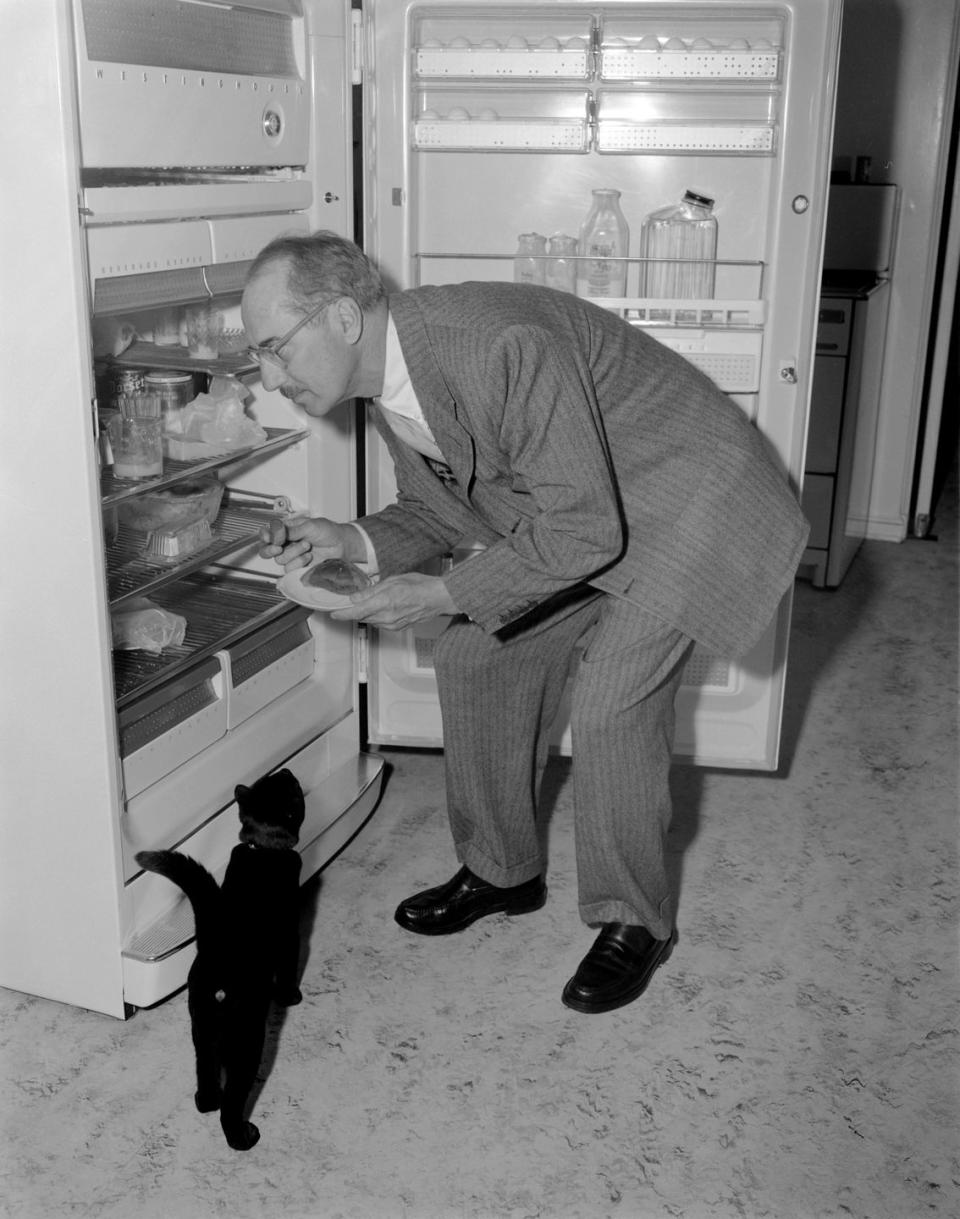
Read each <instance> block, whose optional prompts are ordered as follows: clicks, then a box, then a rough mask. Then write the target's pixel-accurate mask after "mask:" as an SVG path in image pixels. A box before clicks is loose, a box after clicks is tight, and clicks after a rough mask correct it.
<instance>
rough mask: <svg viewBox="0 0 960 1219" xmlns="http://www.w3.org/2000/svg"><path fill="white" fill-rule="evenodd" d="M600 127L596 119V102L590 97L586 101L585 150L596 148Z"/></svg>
mask: <svg viewBox="0 0 960 1219" xmlns="http://www.w3.org/2000/svg"><path fill="white" fill-rule="evenodd" d="M599 127H600V122H599V119H598V118H597V102H596V99H595V98H594V97H593V95H592V94H591V96H590V97H589V98H588V99H587V133H588V134H587V148H588V149H594V148H596V146H597V138H598V131H599Z"/></svg>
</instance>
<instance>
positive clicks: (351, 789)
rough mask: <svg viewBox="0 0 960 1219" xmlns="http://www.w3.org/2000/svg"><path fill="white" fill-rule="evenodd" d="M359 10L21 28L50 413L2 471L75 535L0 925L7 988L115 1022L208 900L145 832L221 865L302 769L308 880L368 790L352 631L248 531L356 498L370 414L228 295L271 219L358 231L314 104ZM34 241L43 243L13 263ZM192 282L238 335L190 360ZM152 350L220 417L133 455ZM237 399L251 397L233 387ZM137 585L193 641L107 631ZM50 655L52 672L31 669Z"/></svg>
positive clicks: (17, 685) (27, 311)
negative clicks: (137, 398) (266, 791)
mask: <svg viewBox="0 0 960 1219" xmlns="http://www.w3.org/2000/svg"><path fill="white" fill-rule="evenodd" d="M348 24H349V23H348V18H347V14H346V12H345V11H344V9H343V7H342V6H341V5H339V4H321V5H316V6H314V7H313V8H312V9H310V10H308V11H304V9H303V6H301V4H300V3H299V0H253V2H252V3H251V4H249V5H245V6H242V7H238V8H228V7H223V6H211V5H206V4H200V3H185V4H179V3H172V2H164V3H156V2H155V0H149V2H148V0H76V3H74V4H71V3H70V2H69V0H38V3H37V5H36V6H31V10H30V15H29V18H24V20H23V21H22V22H21V23H20V24H19V25H16V24H15V25H14V27H13V29H12V30H10V31H8V38H7V40H6V44H5V52H4V53H5V54H9V55H12V56H13V57H14V58H13V59H12V60H11V62H17V64H18V71H19V72H20V75H21V78H22V80H24V81H30V80H33V81H35V89H34V91H32V92H31V93H30V96H29V99H28V100H29V102H30V106H29V109H30V114H31V118H32V124H31V131H29V132H26V131H24V132H23V133H22V134H20V135H18V137H17V139H18V141H19V143H20V144H22V145H23V149H22V151H23V155H22V158H21V160H22V163H23V164H33V163H35V162H36V160H37V159H36V158H35V157H34V156H32V155H31V151H32V150H31V149H30V143H31V141H33V140H36V139H38V138H39V139H41V140H42V141H43V148H44V157H43V158H41V159H40V163H39V164H38V165H37V172H36V175H35V180H34V181H32V182H31V187H32V189H31V192H30V203H29V205H27V204H23V205H22V206H20V207H19V209H18V212H17V214H16V217H15V219H16V224H14V225H7V226H5V233H4V237H3V254H4V260H5V265H14V266H16V265H21V263H22V265H23V273H22V277H21V279H20V282H21V283H22V289H21V291H20V299H19V302H18V304H19V322H20V333H21V334H22V335H23V336H24V337H23V338H22V340H21V346H20V347H19V350H18V361H17V362H16V363H13V362H11V361H9V360H8V361H5V364H4V373H5V374H6V375H7V381H8V385H9V387H10V389H11V392H13V393H15V394H19V396H20V397H21V398H22V399H23V400H24V401H30V402H31V404H32V408H33V417H34V418H35V419H38V420H41V421H45V423H46V427H45V428H43V429H41V430H37V432H36V435H34V434H33V430H32V428H33V427H34V425H33V423H32V422H31V424H30V425H29V426H28V427H27V428H26V429H25V434H24V445H23V448H22V450H21V460H20V468H19V469H18V470H17V471H16V476H15V481H14V482H13V483H12V484H11V490H12V492H13V493H14V497H15V502H16V503H17V504H18V507H19V505H20V504H22V505H23V506H24V509H25V510H22V511H20V512H19V515H18V524H19V527H20V530H21V535H22V536H37V537H41V538H43V537H47V538H50V539H59V545H58V550H59V551H61V552H62V558H61V560H60V562H59V565H58V566H59V570H58V571H57V572H56V579H52V580H51V582H50V587H49V590H48V591H47V595H46V596H45V597H41V598H39V600H40V602H41V604H42V605H45V602H46V600H47V599H49V600H51V601H53V602H54V603H55V604H56V606H57V607H58V613H57V615H55V616H51V614H50V613H49V612H48V611H47V610H46V609H45V608H40V609H38V612H37V613H36V614H35V615H34V616H33V621H32V622H29V621H26V619H27V618H29V617H30V615H26V614H24V613H23V612H22V611H23V610H24V608H25V606H26V604H27V602H26V601H24V602H22V603H21V607H20V608H21V614H20V615H19V616H18V618H17V620H16V626H15V634H16V637H17V639H18V643H19V648H18V654H17V655H14V656H13V660H12V664H11V665H10V666H9V685H8V689H9V690H10V691H11V692H12V695H13V698H14V699H15V700H23V705H27V700H29V704H30V705H37V706H38V707H39V711H38V715H37V722H36V725H35V726H34V725H28V726H27V731H26V734H24V732H23V725H21V731H20V734H19V735H20V739H21V740H22V741H23V745H22V749H21V751H20V754H19V756H17V757H15V758H11V759H10V762H11V764H10V766H9V767H8V768H7V769H6V782H7V785H8V791H9V795H10V796H11V797H12V798H13V799H14V800H15V801H16V803H17V806H18V807H20V808H21V809H23V810H24V818H23V820H24V824H23V825H21V824H17V825H16V826H13V827H11V829H10V831H9V832H8V833H7V836H6V841H5V847H6V848H7V849H6V850H5V852H4V863H3V877H2V882H3V883H2V885H0V888H2V890H3V902H4V915H5V917H6V916H7V915H8V914H9V915H10V916H11V919H12V918H14V917H15V921H16V924H17V925H18V926H20V927H21V928H23V929H24V934H23V935H22V936H21V937H20V938H19V939H18V941H17V942H14V941H13V939H12V937H8V938H5V940H4V942H3V945H2V951H0V983H2V984H3V985H6V986H10V987H12V988H15V989H21V990H25V991H28V992H30V993H36V994H41V995H44V996H46V997H50V998H54V999H60V1000H62V1001H65V1002H70V1003H76V1004H78V1005H82V1006H86V1007H90V1008H93V1009H95V1010H100V1011H104V1012H108V1013H110V1014H112V1015H117V1016H122V1015H124V1014H125V1012H127V1011H129V1009H130V1007H131V1006H149V1005H151V1004H152V1003H155V1002H158V1001H159V1000H161V999H162V998H164V997H165V996H166V995H168V994H170V993H172V992H173V991H174V990H176V989H178V988H179V987H180V986H182V985H183V984H184V982H185V980H186V974H187V970H188V968H189V965H190V963H191V961H192V959H193V954H194V945H193V916H192V912H191V910H190V907H189V904H188V903H187V902H186V900H185V898H184V897H183V895H182V893H181V892H180V890H179V889H178V888H177V887H176V886H174V885H172V884H171V883H170V882H168V881H166V880H165V879H163V878H161V877H158V876H156V875H154V874H151V873H143V872H142V871H141V870H140V869H139V868H138V866H137V864H136V862H135V859H134V855H135V853H136V852H137V851H139V850H143V849H160V848H172V847H176V848H178V849H181V850H183V851H185V852H186V853H187V854H190V855H192V856H194V857H195V858H197V859H198V860H200V861H201V862H203V863H204V864H205V865H206V866H207V867H208V868H209V869H210V870H211V871H212V872H213V873H214V874H215V875H217V876H220V875H222V872H223V870H224V868H225V866H226V863H227V860H228V857H229V853H230V851H231V849H232V847H233V846H234V845H235V844H236V842H237V839H238V831H239V822H238V819H237V808H236V804H235V802H234V796H233V792H234V787H235V786H236V784H238V783H250V782H252V781H253V780H254V779H256V778H257V777H258V776H259V775H261V774H264V773H266V772H268V771H270V770H273V769H275V768H277V767H279V766H287V767H289V768H290V769H291V770H292V771H293V772H294V773H295V774H296V775H297V777H298V778H299V779H300V781H301V783H302V785H303V787H304V789H305V793H306V803H307V814H306V819H305V822H304V825H303V828H302V830H301V834H300V851H301V855H302V857H303V860H304V866H303V871H302V876H303V879H306V878H308V877H309V876H310V875H312V874H313V873H314V872H315V871H316V870H317V869H318V868H319V867H321V866H322V865H323V864H324V863H326V862H327V861H328V860H329V859H331V858H332V857H333V856H334V855H335V854H336V852H337V851H338V850H339V849H340V848H341V847H342V846H343V845H344V844H345V843H346V842H347V841H348V840H349V838H350V837H352V835H353V834H354V833H355V832H356V831H357V830H358V829H359V827H360V826H361V825H362V824H363V822H364V821H365V820H366V818H367V816H369V814H370V813H371V812H372V810H373V808H374V806H375V804H376V799H377V796H378V793H379V788H380V784H381V781H382V769H383V768H382V762H381V761H380V759H378V758H375V757H372V756H371V755H368V754H362V753H361V752H360V751H359V740H360V729H359V715H358V710H357V702H358V686H357V681H358V673H357V648H356V633H355V631H353V630H351V629H350V627H349V626H348V625H344V624H335V623H332V622H331V621H330V620H329V619H328V618H326V617H324V616H323V615H320V614H310V613H308V612H307V611H304V610H302V609H301V608H300V607H297V606H294V605H292V604H291V603H290V602H288V601H286V600H285V599H284V598H282V597H281V596H280V594H279V593H278V592H277V590H276V587H275V580H276V576H277V574H278V569H277V568H276V565H275V564H273V563H272V562H271V561H265V560H262V559H260V558H259V556H258V554H257V550H258V545H259V543H258V531H259V528H260V525H261V524H262V523H263V522H265V521H267V520H269V519H270V518H271V517H272V516H274V515H276V514H278V513H284V512H288V511H291V510H300V511H306V512H309V513H312V514H314V515H319V514H321V513H325V514H328V515H330V516H334V517H339V518H349V517H350V516H352V515H354V514H355V511H356V503H357V485H356V484H357V476H356V460H355V455H356V436H355V422H354V417H353V413H352V411H351V410H350V409H348V408H343V409H342V410H340V411H339V412H335V413H334V414H333V415H331V416H330V418H328V419H325V420H320V421H315V422H314V421H305V419H304V417H303V416H302V415H300V414H299V413H298V412H297V411H296V410H295V408H294V407H292V406H291V404H290V403H289V402H287V401H286V400H285V399H284V398H282V397H281V396H280V395H279V394H275V393H273V394H270V393H265V392H264V391H263V390H262V387H261V386H260V383H259V380H258V378H257V375H256V366H255V364H254V363H253V362H252V361H251V360H250V359H249V357H247V356H246V355H245V338H244V336H243V334H242V329H241V322H240V315H239V300H240V291H241V289H242V285H243V282H244V278H245V274H246V270H247V268H248V267H249V264H250V260H251V259H252V258H253V257H254V255H255V254H256V253H257V251H258V250H259V249H260V248H261V247H262V246H263V245H264V244H265V243H266V242H267V241H268V240H269V239H270V238H271V237H273V236H275V235H279V234H281V233H285V232H290V231H305V230H307V229H310V228H317V227H327V228H337V229H339V230H340V231H343V232H349V231H350V230H351V227H352V210H351V209H352V178H351V173H352V165H351V157H350V147H349V135H348V134H346V135H345V132H344V123H343V122H342V121H340V119H339V117H338V121H337V123H336V124H330V123H329V122H317V116H318V115H320V116H323V117H324V118H326V116H328V115H329V113H330V112H331V109H333V111H334V112H335V113H337V115H338V116H343V115H345V114H346V113H347V112H348V111H347V95H348V91H349V84H348V81H347V64H348V57H347V32H348ZM31 73H32V74H33V75H32V76H31ZM61 99H65V101H64V102H63V104H61ZM78 202H79V207H78ZM21 247H26V248H32V249H34V250H36V249H37V248H42V249H43V250H44V252H45V258H44V259H43V260H41V263H40V265H39V266H37V265H36V263H35V260H30V261H28V262H27V263H23V262H22V259H21V258H20V248H21ZM200 304H205V305H207V306H212V307H213V308H214V309H215V311H216V312H217V313H218V314H219V316H220V317H221V319H222V324H223V327H224V330H223V334H222V336H221V337H220V339H219V340H218V342H217V344H216V346H215V348H214V349H211V350H209V351H207V352H206V353H203V354H200V355H191V353H190V351H189V349H188V347H187V346H186V343H185V338H186V336H185V333H184V324H185V320H186V316H187V312H188V311H189V310H190V309H193V308H194V307H196V306H198V305H200ZM171 314H172V316H173V320H174V327H173V333H172V335H166V336H165V335H164V334H163V323H164V321H165V320H166V319H167V318H168V316H169V315H171ZM51 327H53V330H51ZM51 333H55V334H56V335H57V336H58V342H57V348H56V358H55V359H51V357H50V353H49V351H48V350H47V344H48V342H49V335H50V334H51ZM164 338H166V339H167V340H168V341H166V342H164V341H158V340H162V339H164ZM41 369H42V370H43V375H42V376H40V375H38V374H39V372H40V370H41ZM163 371H166V372H176V373H178V374H181V373H188V374H190V375H191V376H192V377H193V385H192V387H191V390H190V394H198V395H199V396H198V397H197V398H196V399H195V402H194V405H196V404H198V403H200V402H201V401H205V402H206V403H207V405H208V406H209V407H210V411H211V413H210V414H209V415H208V416H207V422H206V423H205V424H204V427H203V429H201V430H199V431H196V432H191V433H189V434H188V435H181V434H176V429H175V428H173V429H171V428H169V427H167V424H165V425H164V427H165V430H166V432H167V433H168V434H167V435H166V437H165V440H164V457H163V468H162V472H161V473H159V474H154V475H152V476H150V477H147V478H142V479H140V480H138V481H131V480H130V479H129V478H125V477H119V476H118V468H117V463H116V461H115V455H114V454H113V453H112V451H111V447H110V445H109V444H108V442H107V440H106V436H105V432H106V429H107V425H108V420H109V418H110V417H111V416H116V414H117V413H118V408H119V407H120V406H121V405H122V403H121V396H122V394H123V393H124V392H126V391H127V390H129V389H131V388H132V387H133V385H134V383H135V380H136V378H137V377H143V376H145V375H146V374H147V373H148V372H150V373H156V372H163ZM131 378H132V379H133V380H131ZM225 391H230V392H227V395H226V399H224V397H223V395H224V392H225ZM231 392H232V393H233V394H235V395H238V396H239V397H240V398H242V399H243V407H242V409H241V411H240V418H239V419H238V418H237V416H236V412H234V413H233V414H231V411H230V409H224V408H223V402H224V401H225V400H228V399H229V398H230V393H231ZM188 396H189V395H188ZM217 403H220V405H217ZM188 409H189V408H188ZM241 420H242V426H241ZM111 463H112V464H111ZM211 480H216V482H217V483H219V484H220V487H221V488H222V489H223V498H222V501H221V504H220V507H219V511H218V512H217V515H216V517H215V519H214V520H213V522H212V524H211V525H210V532H209V535H208V536H203V534H204V531H202V530H201V531H197V532H198V534H199V536H194V537H188V538H187V540H186V543H184V542H183V540H182V539H177V538H175V539H174V543H175V545H174V548H173V550H170V549H167V550H165V549H163V546H164V545H166V546H169V545H170V539H168V538H164V536H163V534H162V531H161V532H160V535H159V539H158V535H157V534H155V533H152V532H150V529H149V527H147V526H145V525H143V523H142V522H143V519H144V518H143V515H142V509H143V506H144V503H145V498H144V496H145V494H146V493H149V494H151V495H153V496H157V495H158V493H159V496H160V498H161V499H163V497H164V496H165V495H166V496H168V499H167V501H166V502H167V503H170V502H175V500H176V496H177V494H178V492H180V491H182V490H183V489H184V488H185V487H186V486H188V485H197V484H209V482H210V481H211ZM39 487H42V488H45V489H46V492H45V493H44V494H42V495H38V494H36V492H35V491H34V493H33V494H32V495H31V494H30V491H31V489H32V488H39ZM27 531H29V532H27ZM158 542H159V544H158ZM178 546H182V548H180V549H178V548H177V547H178ZM41 587H42V586H41ZM64 588H66V589H69V596H65V595H64V593H63V589H64ZM144 598H146V599H147V601H148V602H149V603H150V605H151V606H154V607H158V608H159V609H161V610H164V611H167V612H169V613H172V614H174V615H178V616H181V617H182V618H184V619H185V620H186V628H185V634H184V636H183V639H182V642H181V643H176V642H174V643H173V644H167V645H165V646H163V648H162V650H159V647H158V646H157V644H156V643H154V644H153V645H152V647H151V648H145V647H143V646H140V647H134V648H132V649H130V650H128V649H127V648H126V647H119V646H114V645H115V644H116V643H118V642H119V641H120V640H121V638H122V637H123V630H124V620H125V618H126V615H127V613H128V612H129V611H131V610H136V609H138V608H139V606H140V604H141V602H142V599H144ZM65 625H66V628H67V629H66V630H64V626H65ZM62 635H67V636H68V642H67V641H64V643H63V645H61V641H60V637H61V636H62ZM134 642H142V640H140V639H138V640H135V641H134ZM44 651H45V652H46V653H47V656H48V664H49V666H50V668H51V671H52V673H53V674H55V677H54V679H53V688H51V689H48V688H47V685H46V683H44V682H41V683H39V685H38V683H37V679H36V674H35V668H36V666H35V663H34V658H35V657H36V656H37V655H39V654H43V653H44ZM24 735H25V738H26V739H25V740H24ZM54 756H55V757H56V758H57V764H56V765H52V764H51V763H52V762H53V757H54ZM5 760H6V759H5ZM41 807H42V814H43V815H42V817H41V816H40V814H41ZM32 820H36V821H37V822H38V824H42V831H41V830H39V828H33V827H32V826H31V825H29V824H27V823H29V822H31V821H32ZM9 925H12V922H11V924H9Z"/></svg>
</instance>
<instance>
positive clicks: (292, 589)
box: [277, 567, 353, 611]
mask: <svg viewBox="0 0 960 1219" xmlns="http://www.w3.org/2000/svg"><path fill="white" fill-rule="evenodd" d="M308 571H310V568H309V567H297V568H295V569H294V570H293V571H288V572H287V573H286V574H285V575H283V576H281V577H280V579H279V580H278V581H277V588H278V589H279V591H280V592H281V593H283V595H284V596H285V597H286V598H287V599H288V600H289V601H296V603H297V605H305V606H306V607H307V608H308V609H315V610H328V611H329V610H337V609H343V607H344V606H345V605H352V604H353V602H352V601H351V600H350V594H349V593H334V592H331V591H330V590H329V589H326V588H311V587H310V585H309V584H304V583H303V577H304V576H305V575H306V574H307V572H308Z"/></svg>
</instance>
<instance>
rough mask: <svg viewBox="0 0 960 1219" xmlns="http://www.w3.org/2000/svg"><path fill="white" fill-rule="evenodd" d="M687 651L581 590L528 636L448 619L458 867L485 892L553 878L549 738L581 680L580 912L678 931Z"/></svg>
mask: <svg viewBox="0 0 960 1219" xmlns="http://www.w3.org/2000/svg"><path fill="white" fill-rule="evenodd" d="M692 646H693V645H692V641H691V640H690V639H689V638H688V637H687V636H685V635H683V634H682V633H681V632H679V631H677V630H674V629H673V628H672V627H670V626H668V625H667V624H666V623H664V622H663V621H661V620H660V619H658V618H656V617H654V616H653V615H652V614H648V613H646V612H645V611H643V610H641V609H639V608H638V607H637V606H635V605H632V604H631V603H629V602H627V601H624V600H622V599H620V598H616V597H611V596H609V595H607V594H605V593H599V592H597V591H596V590H595V589H592V588H589V586H586V585H579V586H577V588H576V589H574V590H571V592H570V593H568V594H566V595H565V596H562V597H560V598H557V599H555V600H554V601H553V602H551V603H549V605H548V606H547V607H544V609H543V610H542V611H541V612H539V613H538V614H537V615H536V616H535V618H534V619H533V620H532V621H530V622H529V624H527V625H525V626H524V627H523V628H522V629H515V630H513V631H511V632H509V633H506V634H499V635H489V634H487V633H485V632H484V631H483V630H481V629H480V627H478V626H476V625H475V624H474V623H472V622H470V621H469V620H468V619H466V618H465V617H457V618H454V619H453V620H452V622H451V623H450V625H449V627H448V628H447V630H446V631H445V632H444V633H443V635H441V637H440V639H439V640H438V642H437V646H436V650H435V653H434V665H435V669H436V676H437V684H438V688H439V693H440V708H441V712H442V716H443V733H444V765H445V774H446V786H447V812H448V816H449V819H450V828H451V832H452V834H453V841H454V846H455V849H456V853H457V857H458V859H459V860H460V862H461V863H462V864H465V865H466V866H467V867H468V868H469V869H470V870H471V871H472V872H474V873H475V874H476V875H477V876H479V877H481V878H482V879H483V880H486V881H487V882H489V883H490V884H493V885H499V886H510V885H517V884H521V883H523V882H524V881H526V880H530V879H532V878H533V877H534V876H538V875H540V874H542V873H543V872H544V871H545V850H544V845H543V836H542V834H541V833H540V832H539V830H538V825H537V806H538V802H539V797H540V786H541V780H542V777H543V771H544V767H545V765H546V761H547V757H548V742H549V729H550V726H551V724H552V722H553V720H554V719H555V717H556V714H557V711H558V709H559V706H560V700H561V696H562V694H563V690H564V686H565V684H566V680H567V676H568V674H569V673H571V671H572V676H573V686H572V705H571V712H572V715H571V724H572V737H573V759H572V771H573V794H574V818H575V843H576V854H577V877H578V889H579V911H580V917H581V918H582V920H583V921H584V922H585V923H587V924H590V925H598V924H602V923H610V922H619V923H634V924H640V925H642V926H644V927H646V928H647V929H648V930H649V931H650V932H651V934H652V935H654V936H655V937H656V938H657V939H666V938H667V937H668V936H669V935H670V932H671V931H672V929H673V922H674V904H675V903H674V895H673V894H672V893H671V891H670V885H669V881H668V878H667V874H666V868H665V860H664V856H665V846H666V836H667V830H668V828H669V824H670V817H671V800H670V787H669V770H670V756H671V749H672V745H673V732H674V724H675V713H674V703H675V700H676V694H677V689H678V688H679V685H680V679H681V676H682V673H683V663H684V661H685V659H686V657H687V655H688V653H689V651H690V649H691V648H692Z"/></svg>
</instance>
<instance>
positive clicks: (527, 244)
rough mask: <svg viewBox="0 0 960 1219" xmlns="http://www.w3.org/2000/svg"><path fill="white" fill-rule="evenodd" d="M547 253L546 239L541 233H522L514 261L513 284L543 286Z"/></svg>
mask: <svg viewBox="0 0 960 1219" xmlns="http://www.w3.org/2000/svg"><path fill="white" fill-rule="evenodd" d="M546 253H547V239H546V237H541V235H540V234H539V233H521V234H520V236H519V237H518V238H517V254H516V257H515V258H514V260H513V282H514V283H516V284H542V283H543V282H544V275H545V269H544V268H545V259H546Z"/></svg>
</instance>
